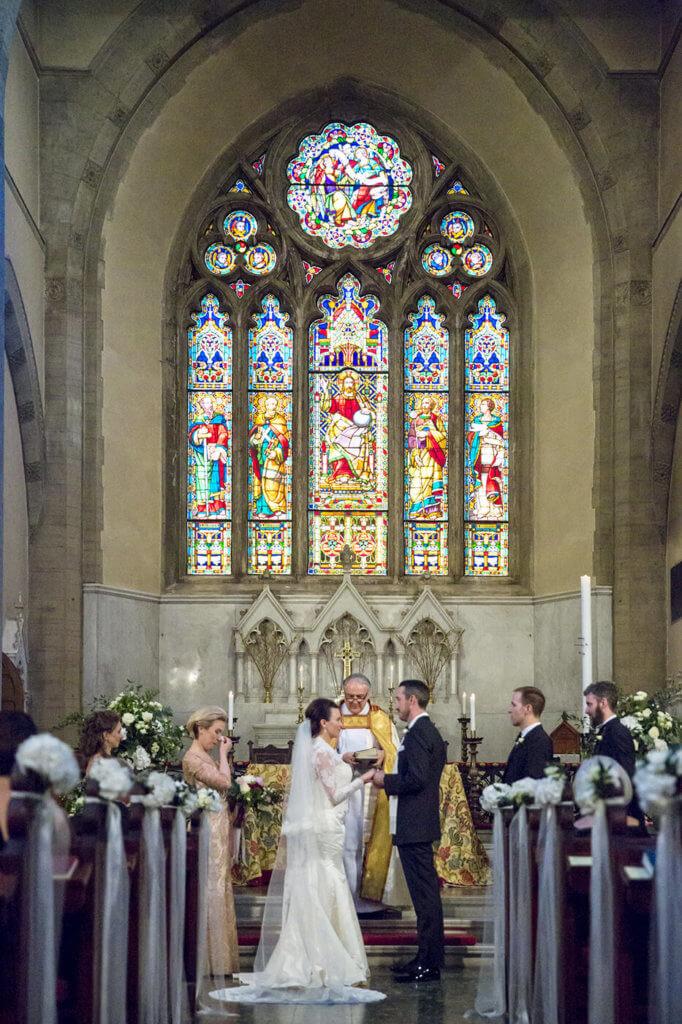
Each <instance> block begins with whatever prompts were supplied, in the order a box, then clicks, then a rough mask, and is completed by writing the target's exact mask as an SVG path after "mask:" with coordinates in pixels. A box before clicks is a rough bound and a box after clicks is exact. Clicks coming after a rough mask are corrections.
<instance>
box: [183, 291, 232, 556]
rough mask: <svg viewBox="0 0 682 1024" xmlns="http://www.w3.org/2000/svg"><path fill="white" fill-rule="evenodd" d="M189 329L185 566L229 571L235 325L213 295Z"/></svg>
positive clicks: (203, 301)
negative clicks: (232, 327)
mask: <svg viewBox="0 0 682 1024" xmlns="http://www.w3.org/2000/svg"><path fill="white" fill-rule="evenodd" d="M192 320H193V321H194V326H193V327H191V328H190V329H189V332H188V360H187V363H188V374H187V376H188V380H187V386H188V402H187V413H188V430H187V445H188V458H187V465H188V474H187V571H188V573H190V574H193V575H197V574H198V575H214V576H215V575H222V574H225V573H229V572H230V542H231V535H230V526H231V522H230V520H231V513H232V507H231V489H230V486H229V481H230V476H231V464H232V450H231V431H232V331H231V329H230V327H229V325H228V320H229V316H228V314H227V313H221V312H220V304H219V302H218V299H217V298H216V297H215V296H214V295H207V296H206V297H205V298H203V299H202V300H201V304H200V312H199V313H194V314H192Z"/></svg>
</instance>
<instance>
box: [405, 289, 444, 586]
mask: <svg viewBox="0 0 682 1024" xmlns="http://www.w3.org/2000/svg"><path fill="white" fill-rule="evenodd" d="M444 319H445V317H444V316H443V315H442V314H440V313H437V312H436V303H435V302H434V300H433V299H432V298H430V297H429V296H424V298H422V299H420V300H419V302H418V303H417V312H416V313H410V316H409V320H410V326H409V327H408V328H407V329H406V330H405V362H404V366H405V572H406V573H408V574H415V573H423V572H430V573H433V574H435V575H444V574H446V573H447V571H448V456H447V451H448V446H447V441H448V437H447V431H448V386H449V373H448V369H449V367H448V332H447V330H446V329H445V328H444V327H443V321H444Z"/></svg>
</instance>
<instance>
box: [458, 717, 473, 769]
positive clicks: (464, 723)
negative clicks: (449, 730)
mask: <svg viewBox="0 0 682 1024" xmlns="http://www.w3.org/2000/svg"><path fill="white" fill-rule="evenodd" d="M457 721H458V722H459V724H460V728H461V730H462V756H461V758H460V760H461V761H466V760H467V729H468V727H469V722H470V721H471V719H470V718H469V716H468V715H460V717H459V718H458V719H457Z"/></svg>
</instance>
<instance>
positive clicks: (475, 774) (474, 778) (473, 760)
mask: <svg viewBox="0 0 682 1024" xmlns="http://www.w3.org/2000/svg"><path fill="white" fill-rule="evenodd" d="M482 742H483V737H482V736H469V737H467V745H468V747H469V802H470V805H471V806H472V807H474V808H476V810H477V811H478V802H479V800H480V797H481V788H482V787H481V773H480V772H479V770H478V758H477V750H478V747H479V745H480V744H481V743H482Z"/></svg>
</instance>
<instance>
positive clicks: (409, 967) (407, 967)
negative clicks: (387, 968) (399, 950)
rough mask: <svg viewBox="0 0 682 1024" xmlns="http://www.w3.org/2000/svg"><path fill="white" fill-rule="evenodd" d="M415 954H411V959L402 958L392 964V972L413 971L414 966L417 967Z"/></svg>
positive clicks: (404, 972)
mask: <svg viewBox="0 0 682 1024" xmlns="http://www.w3.org/2000/svg"><path fill="white" fill-rule="evenodd" d="M418 966H419V964H418V962H417V958H416V956H413V957H412V959H411V960H403V962H402V963H400V964H393V966H392V967H391V970H392V971H393V973H394V974H406V973H407V972H408V971H413V970H414V969H415V967H418Z"/></svg>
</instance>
